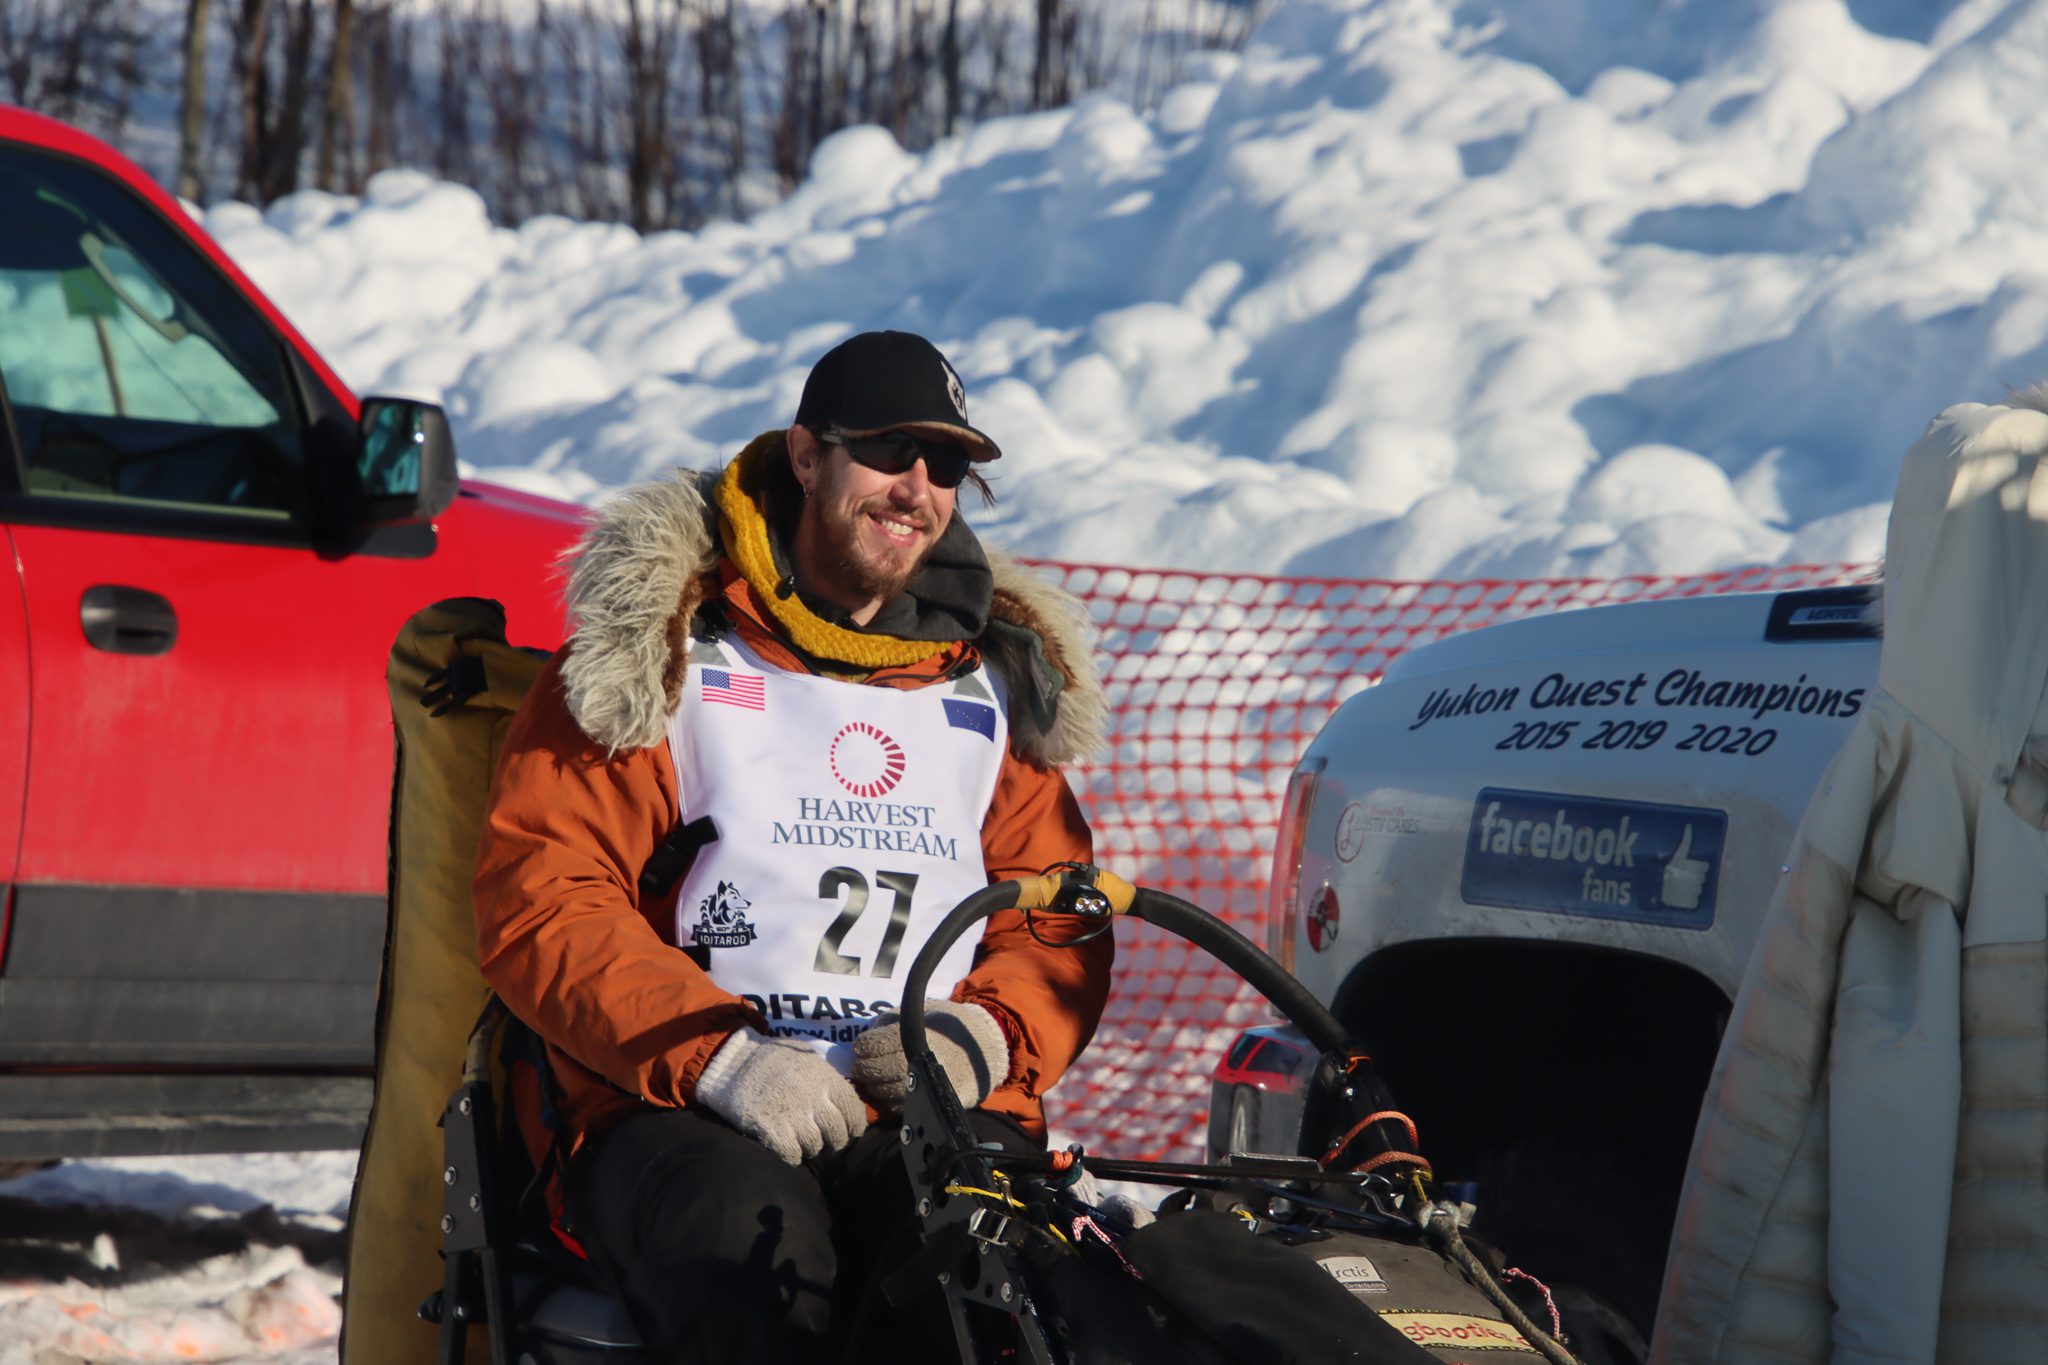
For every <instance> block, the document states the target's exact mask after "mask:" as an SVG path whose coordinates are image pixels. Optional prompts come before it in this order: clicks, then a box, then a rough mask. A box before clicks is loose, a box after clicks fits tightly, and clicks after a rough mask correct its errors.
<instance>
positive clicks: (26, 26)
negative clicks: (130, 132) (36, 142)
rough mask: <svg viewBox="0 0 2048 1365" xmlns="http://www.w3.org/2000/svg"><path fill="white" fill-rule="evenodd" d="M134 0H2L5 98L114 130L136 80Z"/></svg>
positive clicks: (0, 60) (0, 61)
mask: <svg viewBox="0 0 2048 1365" xmlns="http://www.w3.org/2000/svg"><path fill="white" fill-rule="evenodd" d="M140 36H141V35H140V28H139V24H138V21H137V19H136V14H135V4H134V0H0V82H4V84H0V89H4V90H5V91H6V93H7V97H8V99H9V101H10V102H11V103H15V104H20V105H24V106H26V107H28V108H31V109H37V110H40V111H41V112H43V113H46V114H49V115H51V116H52V117H54V118H60V119H63V120H65V121H66V122H68V123H78V124H83V125H85V126H87V127H90V128H93V129H94V130H96V131H98V132H101V133H104V134H106V135H108V136H118V135H119V134H120V132H121V131H122V128H123V126H124V125H125V124H126V122H127V114H128V106H129V101H130V99H131V97H132V95H133V92H134V86H135V80H136V62H135V50H136V46H137V44H138V43H139V41H140Z"/></svg>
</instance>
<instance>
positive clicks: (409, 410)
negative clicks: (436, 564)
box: [355, 398, 460, 526]
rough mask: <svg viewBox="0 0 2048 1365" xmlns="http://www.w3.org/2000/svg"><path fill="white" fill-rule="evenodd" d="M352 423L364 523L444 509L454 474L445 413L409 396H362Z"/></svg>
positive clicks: (411, 518)
mask: <svg viewBox="0 0 2048 1365" xmlns="http://www.w3.org/2000/svg"><path fill="white" fill-rule="evenodd" d="M358 425H359V426H360V427H361V429H362V440H361V442H360V444H358V446H357V447H356V461H355V463H356V474H357V476H358V478H359V479H360V481H361V482H360V487H361V489H362V503H361V506H362V510H363V521H364V523H365V524H367V525H370V526H392V525H399V524H402V523H405V522H415V521H430V520H432V519H433V518H435V517H437V516H439V515H440V514H441V513H442V512H445V511H446V510H448V505H449V504H450V503H452V502H454V501H455V493H456V490H457V488H458V486H459V483H460V477H459V475H458V474H457V472H456V468H455V438H454V437H453V436H452V435H450V434H449V431H448V415H447V414H446V413H444V412H443V411H441V409H440V408H439V407H437V406H435V405H434V404H432V403H419V402H414V401H413V400H412V399H409V398H365V399H364V400H363V404H362V416H361V418H360V420H359V422H358Z"/></svg>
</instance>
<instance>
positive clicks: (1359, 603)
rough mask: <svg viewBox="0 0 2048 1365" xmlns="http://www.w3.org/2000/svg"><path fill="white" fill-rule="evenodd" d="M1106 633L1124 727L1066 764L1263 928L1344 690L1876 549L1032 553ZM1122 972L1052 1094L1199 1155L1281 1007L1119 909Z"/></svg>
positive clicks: (1101, 827) (1125, 841) (1128, 828)
mask: <svg viewBox="0 0 2048 1365" xmlns="http://www.w3.org/2000/svg"><path fill="white" fill-rule="evenodd" d="M1034 567H1036V568H1037V569H1038V570H1039V571H1040V572H1042V573H1045V574H1047V575H1049V576H1050V577H1052V578H1053V579H1055V580H1056V581H1058V582H1059V583H1060V584H1061V585H1062V586H1064V587H1065V588H1066V589H1067V591H1069V592H1071V593H1073V594H1074V595H1075V596H1076V597H1078V598H1080V599H1081V601H1082V602H1083V603H1085V604H1086V606H1087V607H1088V610H1089V613H1090V614H1091V615H1092V616H1093V617H1094V619H1095V623H1096V626H1097V628H1098V629H1099V630H1100V632H1101V638H1100V640H1099V642H1098V653H1099V655H1100V656H1101V663H1102V670H1103V676H1104V678H1105V679H1106V680H1107V682H1108V685H1109V701H1110V714H1111V716H1112V727H1113V728H1112V741H1111V745H1110V748H1109V749H1108V751H1107V752H1106V753H1104V754H1103V755H1101V756H1100V757H1099V758H1098V759H1096V760H1095V761H1093V762H1090V763H1086V764H1075V765H1072V766H1070V767H1069V768H1068V770H1067V778H1068V781H1069V782H1071V783H1072V784H1073V787H1074V791H1075V793H1076V794H1077V795H1078V796H1079V797H1080V799H1081V805H1082V807H1083V809H1084V810H1086V812H1087V814H1088V819H1089V822H1090V824H1091V825H1092V826H1093V827H1094V830H1095V856H1096V860H1097V861H1098V862H1100V863H1101V864H1102V865H1103V866H1105V867H1108V868H1110V869H1111V870H1113V871H1115V872H1116V873H1118V874H1119V875H1121V876H1123V877H1126V878H1128V879H1130V880H1131V881H1134V882H1137V883H1139V884H1140V885H1144V886H1150V887H1153V888H1155V889H1157V890H1160V891H1165V892H1169V893H1171V894H1173V895H1176V896H1179V897H1181V898H1182V899H1184V900H1188V901H1192V902H1193V903H1195V904H1196V905H1199V906H1201V907H1203V908H1204V909H1206V910H1209V911H1211V912H1213V913H1215V914H1218V915H1221V916H1222V917H1223V918H1224V919H1226V920H1228V921H1229V922H1230V923H1231V924H1232V925H1234V926H1235V927H1236V928H1237V929H1238V930H1239V932H1241V933H1243V934H1244V935H1246V936H1247V937H1248V938H1250V939H1251V940H1252V941H1253V942H1255V943H1259V944H1261V945H1263V944H1264V942H1265V925H1264V923H1263V907H1264V898H1265V887H1266V879H1267V873H1268V869H1269V865H1270V863H1271V861H1272V856H1273V830H1274V825H1275V824H1276V822H1277V820H1278V808H1279V803H1280V797H1281V794H1282V793H1283V792H1284V791H1285V789H1286V786H1287V779H1288V775H1289V774H1290V773H1291V772H1292V771H1293V769H1294V764H1295V762H1296V760H1298V759H1299V758H1300V756H1301V754H1302V752H1303V751H1304V750H1305V749H1306V748H1307V747H1308V743H1309V741H1310V740H1311V739H1313V738H1314V737H1315V734H1316V731H1317V730H1318V729H1319V728H1320V727H1321V726H1322V723H1323V721H1324V720H1325V719H1326V718H1327V717H1328V716H1329V715H1330V713H1331V712H1333V711H1335V710H1336V709H1337V706H1338V704H1339V703H1340V702H1342V701H1343V700H1344V699H1345V698H1346V697H1349V696H1351V695H1353V694H1354V693H1357V692H1360V691H1363V690H1364V689H1365V688H1368V687H1370V686H1372V685H1373V684H1374V683H1376V682H1378V681H1379V680H1380V678H1381V676H1382V675H1383V674H1384V673H1385V672H1386V669H1387V666H1388V665H1389V664H1390V663H1392V662H1393V661H1394V659H1395V658H1397V657H1399V656H1400V654H1401V653H1402V652H1403V651H1405V650H1410V649H1413V648H1415V647H1416V646H1417V645H1424V644H1428V643H1429V642H1430V641H1431V640H1436V639H1441V638H1442V637H1444V636H1446V635H1454V634H1456V633H1458V632H1459V631H1465V630H1472V629H1475V628H1477V627H1479V626H1487V625H1492V624H1493V623H1495V622H1497V621H1506V620H1511V619H1513V618H1515V617H1519V616H1531V615H1536V614H1538V613H1542V612H1549V611H1562V610H1565V609H1567V608H1574V607H1593V606H1602V605H1605V604H1608V603H1614V602H1641V601H1648V600H1651V599H1655V598H1667V597H1699V596H1706V595H1710V594H1714V593H1725V592H1785V591H1789V590H1791V589H1795V588H1815V587H1825V586H1828V585H1831V584H1837V583H1850V582H1857V581H1867V580H1870V579H1872V578H1874V577H1875V576H1876V574H1877V567H1878V566H1876V565H1873V564H1821V565H1802V566H1791V567H1778V568H1759V569H1744V570H1739V571H1734V572H1727V573H1706V574H1685V575H1670V576H1659V577H1639V578H1620V579H1609V578H1600V579H1593V578H1575V579H1550V580H1530V581H1496V580H1473V581H1467V582H1436V583H1432V582H1396V581H1381V580H1361V579H1336V578H1266V577H1260V576H1256V575H1251V574H1220V573H1219V574H1205V573H1192V572H1182V571H1175V570H1165V569H1162V570H1148V569H1117V568H1106V567H1101V566H1096V565H1081V564H1059V563H1048V562H1043V561H1040V562H1037V563H1036V564H1035V565H1034ZM1118 933H1119V935H1120V936H1121V937H1120V941H1119V942H1118V944H1117V974H1116V984H1115V987H1114V989H1113V990H1112V992H1111V994H1110V1001H1109V1009H1108V1012H1107V1013H1106V1014H1105V1015H1104V1017H1103V1021H1102V1027H1101V1029H1100V1030H1099V1031H1098V1032H1097V1034H1096V1037H1095V1042H1094V1044H1093V1045H1092V1046H1091V1047H1090V1048H1089V1050H1088V1052H1087V1054H1086V1055H1085V1056H1083V1058H1082V1059H1081V1063H1080V1065H1079V1066H1077V1067H1076V1068H1075V1069H1074V1071H1073V1072H1072V1073H1070V1074H1069V1075H1068V1076H1067V1078H1066V1079H1065V1080H1064V1081H1063V1082H1062V1083H1061V1084H1060V1086H1059V1088H1058V1089H1057V1090H1056V1091H1055V1092H1054V1093H1053V1095H1052V1097H1051V1103H1050V1105H1049V1106H1048V1108H1049V1110H1050V1113H1049V1115H1048V1117H1049V1118H1050V1119H1051V1121H1052V1124H1053V1127H1054V1129H1055V1130H1056V1133H1057V1134H1058V1136H1060V1137H1061V1138H1062V1139H1072V1138H1077V1139H1079V1140H1080V1141H1082V1142H1085V1143H1087V1144H1088V1145H1089V1146H1090V1147H1091V1148H1096V1149H1099V1150H1102V1151H1105V1152H1108V1153H1111V1154H1114V1155H1117V1156H1122V1157H1152V1158H1166V1159H1175V1160H1189V1159H1195V1158H1198V1157H1199V1155H1200V1153H1201V1150H1202V1142H1203V1133H1204V1122H1205V1117H1206V1112H1207V1106H1208V1078H1209V1073H1210V1072H1211V1071H1212V1070H1213V1069H1214V1068H1215V1065H1216V1059H1217V1056H1218V1054H1219V1052H1220V1050H1221V1048H1222V1047H1223V1046H1224V1045H1225V1044H1226V1043H1227V1042H1228V1041H1229V1039H1230V1038H1231V1037H1232V1036H1233V1035H1234V1034H1235V1032H1236V1031H1237V1030H1238V1029H1239V1028H1241V1027H1244V1026H1246V1025H1249V1024H1256V1023H1265V1022H1271V1018H1270V1014H1269V1013H1268V1011H1267V1010H1266V1008H1265V1006H1264V1005H1263V1003H1262V1002H1260V1001H1259V1000H1258V998H1257V997H1256V996H1253V995H1251V994H1250V993H1249V992H1248V991H1246V990H1245V989H1244V988H1243V987H1242V986H1241V985H1240V983H1239V982H1238V981H1237V980H1236V978H1235V977H1232V976H1230V975H1229V974H1228V973H1226V972H1225V971H1224V970H1223V969H1222V967H1221V966H1219V965H1218V964H1217V963H1216V962H1215V961H1214V960H1213V959H1212V958H1210V957H1208V956H1207V955H1206V954H1204V953H1201V952H1199V951H1197V950H1196V949H1194V948H1192V947H1191V946H1189V945H1188V944H1186V943H1185V942H1183V941H1182V940H1180V939H1178V938H1174V937H1172V936H1170V935H1167V934H1164V933H1162V932H1161V931H1159V930H1157V929H1154V928H1152V927H1151V926H1149V925H1143V924H1124V925H1121V926H1119V928H1118Z"/></svg>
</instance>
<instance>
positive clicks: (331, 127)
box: [195, 0, 546, 190]
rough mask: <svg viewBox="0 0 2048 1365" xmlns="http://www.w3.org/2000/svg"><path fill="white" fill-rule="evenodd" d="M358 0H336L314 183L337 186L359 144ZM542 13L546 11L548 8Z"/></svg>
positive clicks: (324, 187)
mask: <svg viewBox="0 0 2048 1365" xmlns="http://www.w3.org/2000/svg"><path fill="white" fill-rule="evenodd" d="M195 3H198V0H195ZM355 11H356V6H355V0H334V38H333V41H332V42H331V43H329V45H328V49H327V98H326V99H325V100H324V101H322V105H321V118H320V161H319V164H318V166H317V167H316V168H315V170H314V174H313V183H314V184H315V185H318V186H319V187H320V188H321V189H323V190H332V189H333V188H334V176H335V161H336V158H337V155H339V156H347V155H348V152H349V149H350V148H352V147H353V146H354V144H355V109H354V101H353V100H352V99H351V96H352V95H353V94H354V91H355V73H354V71H353V70H352V69H351V64H352V62H353V60H354V53H353V52H352V51H351V50H350V49H351V47H352V45H353V44H354V42H355V17H356V16H355ZM542 13H546V11H545V10H543V11H542Z"/></svg>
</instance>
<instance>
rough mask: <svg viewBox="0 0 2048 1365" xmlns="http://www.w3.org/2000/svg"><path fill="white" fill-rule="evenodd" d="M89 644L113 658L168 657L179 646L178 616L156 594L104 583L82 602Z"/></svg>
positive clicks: (80, 609)
mask: <svg viewBox="0 0 2048 1365" xmlns="http://www.w3.org/2000/svg"><path fill="white" fill-rule="evenodd" d="M78 624H79V625H80V626H82V627H84V629H85V640H86V643H87V644H89V645H91V646H92V647H93V648H94V649H103V650H105V651H106V652H107V653H109V654H164V653H168V652H169V651H170V648H171V646H172V645H174V644H176V643H178V613H177V612H176V611H175V610H173V609H172V607H171V604H170V603H169V602H168V601H166V600H165V599H163V598H161V597H159V596H157V595H156V594H155V593H153V592H145V591H144V590H143V589H141V588H124V587H121V586H119V585H117V584H112V583H101V584H99V585H98V586H96V587H91V588H87V589H86V590H85V595H84V596H83V597H81V598H79V600H78Z"/></svg>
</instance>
